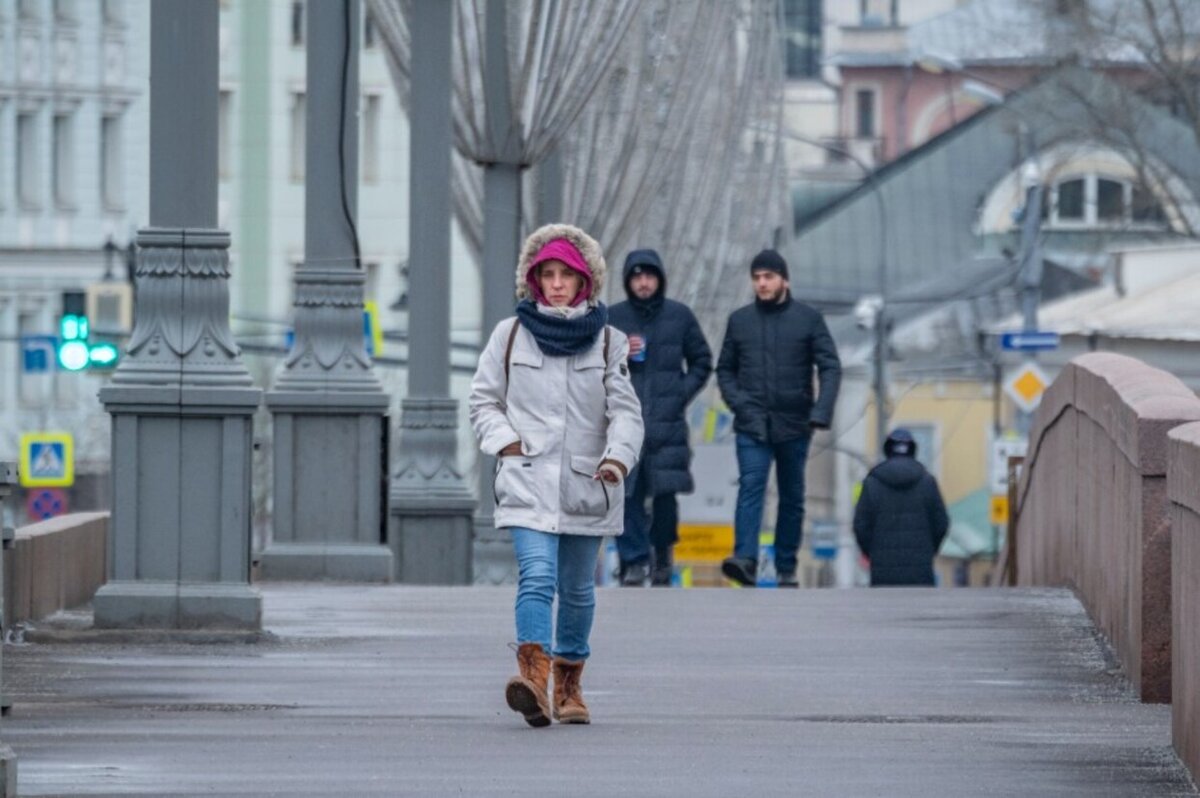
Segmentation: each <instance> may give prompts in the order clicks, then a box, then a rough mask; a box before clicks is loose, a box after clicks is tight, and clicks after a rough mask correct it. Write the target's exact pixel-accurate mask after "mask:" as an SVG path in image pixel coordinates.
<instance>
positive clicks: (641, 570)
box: [621, 562, 650, 587]
mask: <svg viewBox="0 0 1200 798" xmlns="http://www.w3.org/2000/svg"><path fill="white" fill-rule="evenodd" d="M649 580H650V563H647V562H631V563H629V565H626V566H625V571H624V572H623V573H622V574H621V587H645V586H646V582H648V581H649Z"/></svg>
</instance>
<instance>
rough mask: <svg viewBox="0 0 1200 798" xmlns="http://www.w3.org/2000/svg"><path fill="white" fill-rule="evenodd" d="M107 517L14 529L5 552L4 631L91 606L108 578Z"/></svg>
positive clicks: (78, 516) (83, 516) (74, 517)
mask: <svg viewBox="0 0 1200 798" xmlns="http://www.w3.org/2000/svg"><path fill="white" fill-rule="evenodd" d="M107 539H108V513H72V514H70V515H63V516H59V517H58V518H51V519H49V520H46V521H39V522H38V523H36V524H30V525H29V526H23V527H20V528H19V529H17V531H16V537H15V539H14V540H13V541H12V547H11V548H10V549H8V550H7V551H5V552H4V628H5V629H11V628H12V625H13V624H14V623H20V622H22V621H29V620H38V619H40V618H45V617H47V616H49V615H53V614H54V613H56V612H58V611H59V610H64V609H67V608H69V607H77V606H79V605H81V604H86V603H88V602H89V601H91V600H92V596H94V595H95V594H96V590H97V589H98V588H99V587H100V586H101V585H103V584H104V581H105V575H106V563H107V561H108V555H107Z"/></svg>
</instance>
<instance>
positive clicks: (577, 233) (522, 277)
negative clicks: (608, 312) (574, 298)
mask: <svg viewBox="0 0 1200 798" xmlns="http://www.w3.org/2000/svg"><path fill="white" fill-rule="evenodd" d="M556 238H565V239H566V240H568V241H570V242H571V243H572V244H574V245H575V248H576V249H578V250H579V254H580V255H583V259H584V261H586V262H587V266H588V270H589V271H591V273H592V292H591V294H589V295H588V298H587V303H588V304H589V305H594V304H596V302H598V301H599V299H600V292H601V290H602V289H603V288H604V275H605V273H606V272H607V271H608V266H607V265H606V264H605V263H604V253H603V252H602V251H601V249H600V244H599V243H598V242H597V241H596V239H594V238H592V237H591V236H589V235H588V234H587V233H585V232H583V231H582V230H580V229H579V228H578V227H575V226H574V225H570V224H547V225H544V226H542V227H539V228H538V229H536V230H534V231H533V232H532V233H530V234H529V238H526V239H525V243H524V244H522V245H521V255H520V257H519V258H518V259H517V301H520V300H522V299H525V298H527V297H529V282H528V277H529V270H530V268H532V266H531V265H530V264H531V262H532V261H533V258H534V256H535V255H537V254H538V252H539V251H540V250H541V248H542V247H544V246H546V244H548V243H550V242H551V241H553V240H554V239H556Z"/></svg>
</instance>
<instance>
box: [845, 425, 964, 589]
mask: <svg viewBox="0 0 1200 798" xmlns="http://www.w3.org/2000/svg"><path fill="white" fill-rule="evenodd" d="M883 453H884V454H885V455H886V456H887V459H886V460H884V461H883V462H882V463H880V464H879V465H877V466H875V467H874V468H873V469H871V473H869V474H867V478H866V479H864V480H863V486H862V495H860V496H859V498H858V506H857V507H855V508H854V537H855V538H857V539H858V547H859V548H860V549H862V553H863V554H864V555H866V557H867V558H868V559H870V561H871V587H880V586H882V585H932V584H933V583H934V581H933V558H934V556H935V555H937V552H938V549H940V548H941V547H942V541H943V540H945V538H946V531H947V530H948V529H949V528H950V520H949V518H947V516H946V504H945V502H943V501H942V493H941V491H939V490H938V485H937V480H935V479H934V478H933V476H932V475H931V474H930V473H929V472H928V471H926V470H925V467H924V466H922V465H921V464H920V463H918V462H917V460H916V455H917V443H916V441H914V440H913V436H912V433H910V432H909V431H908V430H906V429H903V428H899V429H896V430H894V431H893V432H892V434H891V435H889V436H888V438H887V440H886V441H885V442H884V444H883Z"/></svg>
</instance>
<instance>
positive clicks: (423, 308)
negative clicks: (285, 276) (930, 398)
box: [388, 0, 475, 584]
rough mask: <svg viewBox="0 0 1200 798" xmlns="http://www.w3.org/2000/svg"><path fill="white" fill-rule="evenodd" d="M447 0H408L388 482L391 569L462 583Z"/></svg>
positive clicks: (463, 502)
mask: <svg viewBox="0 0 1200 798" xmlns="http://www.w3.org/2000/svg"><path fill="white" fill-rule="evenodd" d="M452 7H453V4H452V3H446V2H444V0H414V2H413V3H412V6H411V14H412V16H411V26H412V80H411V86H412V97H411V101H410V106H409V107H410V113H409V119H410V124H411V140H410V156H409V162H410V170H411V171H410V175H409V181H410V182H409V185H410V186H411V189H410V197H411V199H410V201H409V220H410V223H409V264H410V265H409V276H408V292H409V293H408V296H409V335H408V341H409V345H408V364H409V365H408V396H407V398H405V400H404V405H403V410H402V415H401V423H400V446H399V452H398V457H397V458H396V470H395V475H394V477H393V479H392V488H391V504H392V509H391V523H390V524H389V532H388V539H389V543H390V545H391V547H392V551H393V553H394V554H395V557H396V579H397V580H398V581H401V582H407V583H416V584H470V583H471V582H472V579H473V576H472V564H471V519H472V514H473V513H474V510H475V500H474V499H473V498H472V496H471V492H470V489H469V488H468V487H467V484H466V481H465V480H464V479H463V474H462V471H461V470H460V469H459V466H458V461H457V433H458V402H457V401H456V400H454V399H451V398H450V329H449V324H450V322H449V320H450V291H451V285H450V192H449V186H450V147H451V141H452V131H451V124H450V93H451V83H450V32H451V28H450V24H451V12H452Z"/></svg>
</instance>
